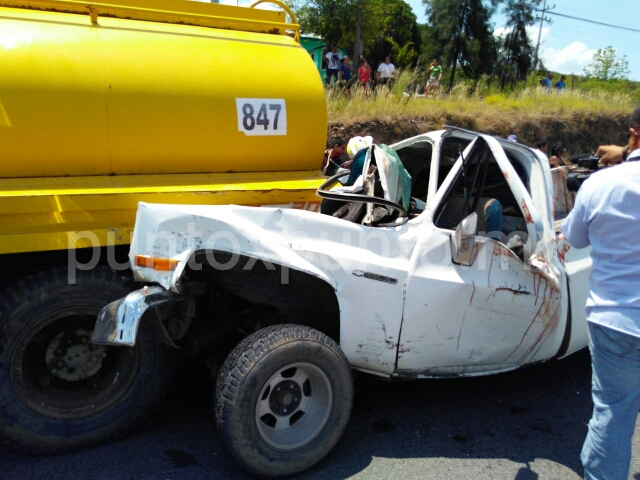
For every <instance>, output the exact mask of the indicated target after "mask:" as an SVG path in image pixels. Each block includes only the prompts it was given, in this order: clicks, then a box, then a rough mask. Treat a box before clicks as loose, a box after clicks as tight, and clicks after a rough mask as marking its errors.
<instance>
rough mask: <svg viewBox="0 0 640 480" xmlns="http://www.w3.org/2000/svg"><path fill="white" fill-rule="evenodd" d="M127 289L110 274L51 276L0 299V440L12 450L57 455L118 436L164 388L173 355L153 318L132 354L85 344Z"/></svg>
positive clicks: (100, 270) (46, 274)
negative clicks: (71, 279) (104, 309)
mask: <svg viewBox="0 0 640 480" xmlns="http://www.w3.org/2000/svg"><path fill="white" fill-rule="evenodd" d="M133 289H134V284H133V283H132V282H131V281H129V280H127V279H126V278H123V277H121V276H119V275H117V274H116V273H115V272H113V271H112V270H111V269H109V268H106V267H98V268H95V269H93V270H91V271H86V272H78V276H77V283H76V284H69V283H68V281H67V270H66V269H64V268H56V269H52V270H48V271H46V272H41V273H38V274H36V275H33V276H31V277H28V278H26V279H24V280H22V281H21V282H18V283H16V284H15V285H14V286H12V287H10V288H9V289H7V290H6V291H5V292H3V293H2V296H1V297H0V392H2V393H1V394H0V434H1V436H2V437H3V440H4V441H5V442H6V443H8V444H9V445H10V446H13V447H15V448H18V449H21V450H27V451H32V452H45V453H57V452H62V451H66V450H70V449H74V448H78V447H86V446H93V445H97V444H100V443H103V442H105V441H108V440H112V439H114V438H117V437H119V436H122V435H124V434H125V433H127V432H128V431H129V430H131V429H132V428H133V427H135V426H136V425H138V424H139V423H140V422H141V421H142V420H144V419H145V418H146V417H147V416H149V415H150V413H151V412H152V411H153V408H154V407H155V406H156V405H157V404H158V403H159V402H160V400H161V399H162V397H163V395H164V393H165V392H166V390H167V389H168V387H169V385H170V383H171V380H172V374H173V371H174V366H175V363H176V356H175V354H174V353H173V352H170V351H168V350H167V349H165V348H164V347H163V344H162V339H161V334H160V333H159V332H158V330H159V327H158V326H157V324H156V323H155V322H154V320H155V319H153V318H145V319H143V321H142V322H141V324H140V330H139V333H138V342H137V344H136V345H135V347H133V348H126V347H105V346H101V345H94V344H92V343H91V334H92V332H93V328H94V325H95V322H96V318H97V316H98V313H99V312H100V310H101V309H102V307H104V306H105V305H107V304H108V303H110V302H112V301H114V300H116V299H118V298H121V297H123V296H125V295H127V294H128V293H130V292H131V291H132V290H133Z"/></svg>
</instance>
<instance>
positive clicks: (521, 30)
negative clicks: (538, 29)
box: [499, 0, 541, 89]
mask: <svg viewBox="0 0 640 480" xmlns="http://www.w3.org/2000/svg"><path fill="white" fill-rule="evenodd" d="M540 1H541V0H512V1H511V2H507V3H505V4H504V7H503V9H502V13H503V14H504V15H505V16H506V17H507V23H506V25H505V27H506V28H507V34H506V35H505V36H504V39H503V41H502V49H501V51H500V61H499V62H500V64H499V72H500V88H502V89H504V87H505V86H506V85H507V84H511V86H512V87H513V86H514V85H515V83H516V82H518V81H522V80H524V79H525V78H527V74H528V72H529V69H530V68H531V64H532V63H533V60H532V57H533V46H532V45H531V42H530V41H529V36H528V35H527V31H526V28H527V27H529V26H531V25H533V24H534V22H535V18H534V12H535V9H536V8H537V6H538V5H539V4H540Z"/></svg>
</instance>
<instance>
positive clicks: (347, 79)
mask: <svg viewBox="0 0 640 480" xmlns="http://www.w3.org/2000/svg"><path fill="white" fill-rule="evenodd" d="M338 69H339V72H338V78H339V79H340V86H341V87H342V88H344V91H345V93H346V94H347V95H349V94H350V93H351V72H352V71H353V67H352V66H351V65H349V57H347V56H346V55H345V56H344V57H342V58H341V59H340V67H339V68H338Z"/></svg>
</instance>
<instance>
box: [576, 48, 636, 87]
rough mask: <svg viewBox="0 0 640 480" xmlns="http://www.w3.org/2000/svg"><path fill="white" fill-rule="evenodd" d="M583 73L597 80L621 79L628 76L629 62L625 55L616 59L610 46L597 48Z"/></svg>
mask: <svg viewBox="0 0 640 480" xmlns="http://www.w3.org/2000/svg"><path fill="white" fill-rule="evenodd" d="M584 73H585V75H586V76H587V77H594V78H597V79H598V80H612V79H623V78H627V77H628V76H629V62H627V56H626V55H624V56H623V57H622V58H620V57H618V55H617V53H616V49H615V48H613V47H612V46H608V47H606V48H605V49H602V48H599V49H598V50H597V51H596V53H595V54H594V55H593V63H591V64H589V65H587V66H586V67H584Z"/></svg>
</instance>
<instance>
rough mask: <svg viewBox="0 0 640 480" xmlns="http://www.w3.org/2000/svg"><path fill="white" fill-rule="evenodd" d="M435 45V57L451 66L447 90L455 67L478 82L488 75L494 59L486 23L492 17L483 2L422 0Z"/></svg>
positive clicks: (489, 9)
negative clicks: (491, 58)
mask: <svg viewBox="0 0 640 480" xmlns="http://www.w3.org/2000/svg"><path fill="white" fill-rule="evenodd" d="M423 3H424V5H425V8H426V14H427V17H428V20H429V24H430V26H431V30H430V31H431V35H432V38H433V40H434V43H435V44H436V45H437V49H436V52H435V54H436V55H437V56H441V57H442V63H444V64H447V65H451V78H450V79H449V90H451V89H452V88H453V85H454V82H455V76H456V69H457V67H458V66H461V67H462V68H463V71H466V72H468V73H469V74H471V75H472V76H473V78H474V79H475V80H476V82H477V81H478V79H479V78H480V75H482V74H483V73H489V72H490V70H491V65H492V62H491V61H490V57H491V56H492V55H495V48H494V47H495V45H494V41H493V38H492V32H491V30H492V29H491V26H490V24H489V19H490V17H491V14H492V13H493V8H492V7H491V5H490V4H485V2H483V0H423Z"/></svg>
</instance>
